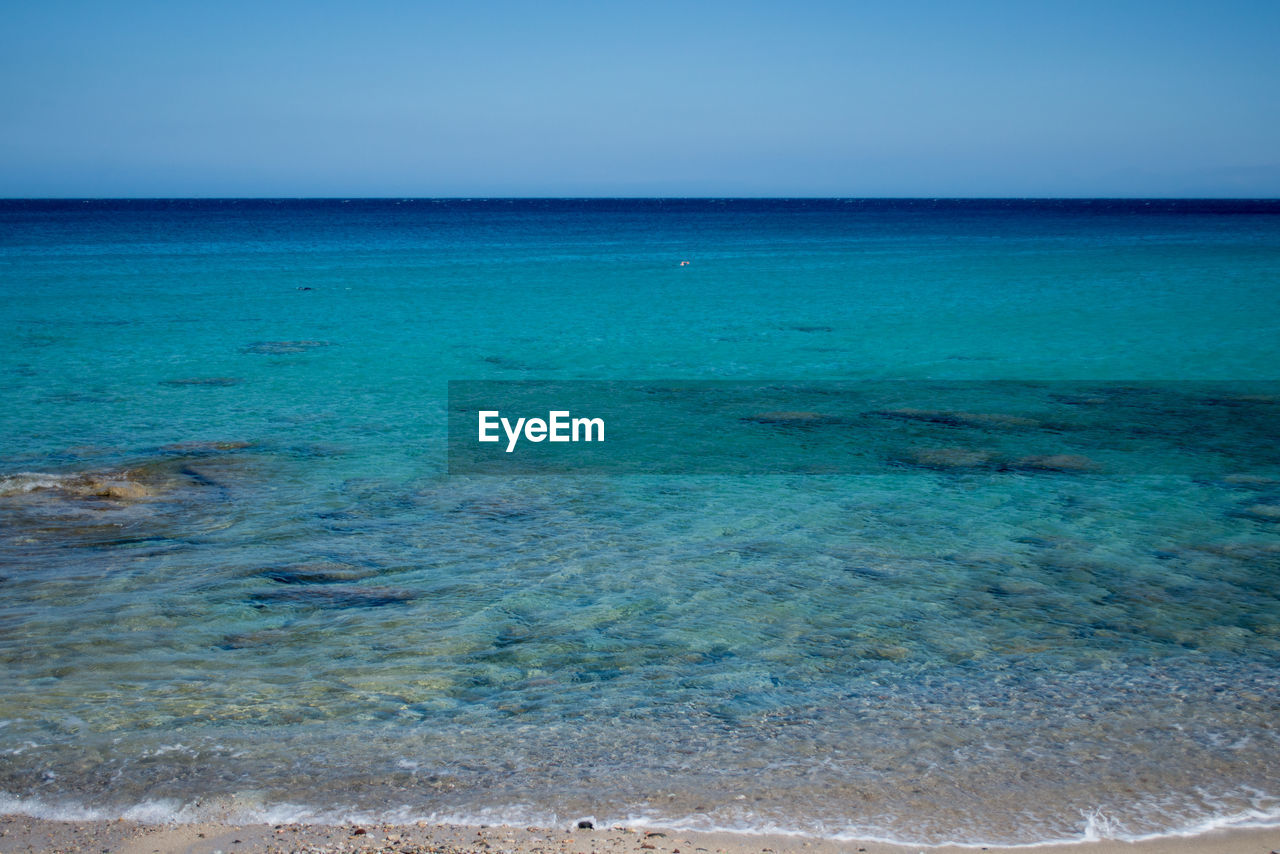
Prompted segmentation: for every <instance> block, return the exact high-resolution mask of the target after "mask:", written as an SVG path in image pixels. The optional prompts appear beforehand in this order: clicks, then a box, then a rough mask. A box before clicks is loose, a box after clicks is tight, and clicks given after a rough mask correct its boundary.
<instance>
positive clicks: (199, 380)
mask: <svg viewBox="0 0 1280 854" xmlns="http://www.w3.org/2000/svg"><path fill="white" fill-rule="evenodd" d="M242 382H244V380H242V379H241V378H240V377H184V378H182V379H177V380H161V381H160V385H205V386H229V385H239V384H240V383H242Z"/></svg>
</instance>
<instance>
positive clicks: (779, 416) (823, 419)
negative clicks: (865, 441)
mask: <svg viewBox="0 0 1280 854" xmlns="http://www.w3.org/2000/svg"><path fill="white" fill-rule="evenodd" d="M742 420H743V421H753V422H755V423H756V424H776V425H779V426H783V427H811V426H817V425H819V424H838V423H840V421H841V419H840V418H838V417H836V416H834V415H825V414H823V413H821V412H789V411H788V412H759V413H756V414H755V415H748V416H747V417H746V418H743V419H742Z"/></svg>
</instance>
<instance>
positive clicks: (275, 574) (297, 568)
mask: <svg viewBox="0 0 1280 854" xmlns="http://www.w3.org/2000/svg"><path fill="white" fill-rule="evenodd" d="M258 574H259V575H261V576H263V577H264V578H270V579H271V580H272V581H279V582H280V583H281V584H337V583H340V582H344V581H345V582H352V581H362V580H364V579H366V578H372V577H373V576H375V575H377V574H378V571H377V570H376V569H374V568H373V567H368V566H356V565H355V564H350V563H341V562H337V561H316V562H314V563H299V564H293V565H290V566H272V567H266V568H265V569H262V570H259V572H258Z"/></svg>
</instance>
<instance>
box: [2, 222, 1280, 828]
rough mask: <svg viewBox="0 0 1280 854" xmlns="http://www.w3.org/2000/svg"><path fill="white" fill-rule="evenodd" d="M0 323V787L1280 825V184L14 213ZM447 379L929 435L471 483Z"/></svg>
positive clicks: (683, 813) (47, 800) (723, 819)
mask: <svg viewBox="0 0 1280 854" xmlns="http://www.w3.org/2000/svg"><path fill="white" fill-rule="evenodd" d="M682 261H688V262H689V263H688V264H685V265H682V264H681V262H682ZM0 333H2V334H0V662H3V672H4V675H5V684H6V690H5V691H3V692H0V793H4V794H3V798H4V799H3V800H2V801H0V806H4V807H5V808H7V809H9V810H18V811H29V812H30V811H35V812H49V813H59V814H66V813H68V812H74V811H76V810H93V811H98V812H100V813H103V814H112V815H114V814H124V813H126V812H129V811H131V810H132V811H133V813H132V814H142V813H145V814H147V815H152V816H159V815H165V816H172V815H175V814H176V815H179V816H186V817H196V816H206V815H233V816H238V817H242V818H243V817H253V816H259V817H261V816H270V817H273V818H279V817H282V816H294V817H301V816H316V815H319V816H321V817H327V818H330V819H336V818H339V817H342V816H349V815H352V814H378V815H381V816H386V817H399V818H408V817H425V816H433V815H434V816H437V817H439V816H452V817H462V818H470V819H473V820H484V821H488V822H492V821H495V820H508V821H519V822H547V823H550V822H563V821H568V820H570V819H573V818H578V817H581V816H587V815H590V816H593V817H595V818H596V819H597V821H600V822H615V821H621V820H626V819H629V818H644V819H645V820H647V821H650V822H666V823H673V824H682V825H686V826H698V827H734V828H739V829H765V828H784V829H793V830H804V831H809V832H818V833H825V834H833V835H838V834H851V835H863V836H868V835H869V836H876V837H889V838H895V839H906V840H914V841H939V840H946V839H951V840H962V841H969V842H978V841H1006V842H1030V841H1037V840H1044V839H1051V838H1077V837H1080V836H1083V835H1087V834H1093V835H1098V834H1103V835H1115V836H1138V835H1143V834H1150V833H1161V832H1175V831H1181V830H1185V829H1188V828H1196V827H1202V826H1208V825H1211V824H1215V823H1229V822H1233V821H1234V822H1237V823H1239V822H1242V821H1260V822H1276V821H1280V780H1277V774H1276V770H1275V769H1276V768H1278V767H1280V761H1277V760H1278V759H1280V734H1278V732H1277V721H1278V720H1280V717H1278V716H1277V708H1278V706H1280V684H1278V679H1277V673H1278V672H1280V671H1277V664H1280V480H1277V478H1276V472H1274V471H1273V470H1272V469H1270V468H1268V467H1267V466H1266V465H1263V464H1262V463H1265V462H1266V461H1267V460H1269V459H1270V457H1269V456H1268V455H1267V452H1268V450H1269V448H1271V447H1273V445H1272V444H1271V443H1270V442H1269V436H1270V435H1274V433H1272V434H1269V433H1268V429H1269V428H1268V425H1274V424H1276V423H1280V421H1277V419H1275V417H1274V415H1273V413H1274V414H1280V399H1277V398H1276V396H1275V394H1274V383H1275V382H1276V381H1278V380H1280V202H1274V201H1226V202H1210V201H1169V200H1153V201H1116V200H1065V201H1063V200H1058V201H1054V200H1050V201H1020V200H1015V201H955V200H900V201H885V200H516V201H512V200H443V201H441V200H400V201H397V200H350V201H344V200H320V201H309V200H280V201H246V200H159V201H78V200H76V201H29V202H24V201H0ZM450 380H537V381H546V382H562V381H566V380H591V381H597V382H598V381H627V382H634V381H645V382H660V383H661V384H663V385H662V388H669V387H675V386H679V384H680V383H682V382H692V381H708V380H710V381H717V382H724V381H734V382H735V383H739V384H746V386H747V387H751V384H753V383H759V382H767V383H769V384H770V385H769V386H768V387H770V388H777V387H779V386H780V387H783V388H792V387H794V386H799V387H803V388H805V389H807V391H806V392H805V393H806V394H809V395H810V397H809V398H806V399H805V401H804V403H805V405H804V406H803V407H799V408H800V409H802V410H803V412H805V413H810V412H811V410H813V409H814V407H816V406H817V405H818V404H816V403H814V402H813V400H812V399H811V398H812V393H813V391H814V389H818V390H822V389H829V388H837V387H840V384H841V383H843V384H846V385H847V384H850V383H852V384H855V385H856V384H857V383H859V382H863V381H876V382H877V383H885V382H890V381H892V382H902V383H904V384H905V386H904V387H907V388H911V389H913V390H914V391H913V394H914V395H915V397H913V398H912V399H911V400H909V401H905V402H901V403H900V404H898V405H896V406H889V405H887V404H883V403H877V404H876V405H875V406H874V407H871V406H863V405H854V403H852V402H850V401H849V400H847V399H844V398H839V399H834V400H832V402H831V403H830V404H829V405H828V406H827V407H826V408H824V409H823V410H822V411H821V412H819V413H818V414H819V415H822V416H823V417H824V418H826V416H827V415H828V414H831V416H832V417H831V418H826V420H825V421H821V422H819V423H821V424H825V425H826V427H824V428H823V429H828V430H842V429H845V427H846V426H847V425H848V424H853V423H857V424H859V425H863V426H865V425H866V424H872V425H878V426H877V429H880V427H883V426H884V425H889V426H891V427H895V428H898V427H901V428H902V429H907V430H909V431H914V432H910V433H909V437H910V438H911V440H912V443H913V444H912V445H911V446H910V447H907V448H905V449H898V450H895V451H894V452H893V453H892V454H889V453H888V452H886V454H885V455H884V460H887V461H888V462H889V463H890V465H889V466H888V468H886V469H885V470H883V471H881V470H879V469H875V470H874V471H875V472H876V473H874V474H861V475H801V474H793V475H785V474H783V475H773V476H768V477H754V476H731V475H723V474H721V475H717V474H715V473H714V472H715V471H716V469H714V468H710V469H701V470H699V473H698V474H679V473H676V474H672V473H667V474H660V475H657V474H655V475H627V476H617V477H611V476H602V475H598V476H582V477H538V476H522V475H512V476H507V477H504V476H494V475H484V476H458V475H454V476H450V475H448V474H447V467H446V463H447V455H446V431H447V417H446V416H447V412H446V409H447V397H446V395H447V387H448V386H447V384H448V382H449V381H450ZM959 381H964V382H966V383H975V384H976V386H975V387H981V388H990V387H992V386H991V385H990V384H989V381H1006V382H1008V381H1018V382H1031V383H1041V384H1047V385H1046V386H1044V387H1045V388H1048V389H1049V395H1050V396H1049V397H1048V398H1046V399H1045V400H1046V401H1048V402H1046V403H1044V405H1043V406H1042V407H1041V408H1040V409H1037V408H1036V407H1037V406H1040V404H1039V403H1035V405H1032V406H1031V415H1032V416H1034V417H1030V418H1029V417H1028V416H1027V411H1025V410H1023V409H1017V410H1016V411H1015V410H1014V409H1010V408H1009V407H1011V406H1013V404H1011V403H1007V402H1005V401H1003V400H1002V399H999V398H994V397H992V396H990V395H979V396H978V397H977V398H976V399H973V400H970V401H968V402H956V401H955V400H952V399H950V398H948V399H946V400H942V398H941V397H940V398H936V399H933V398H930V394H932V393H933V392H932V391H929V392H928V393H927V394H924V397H923V398H922V397H921V392H920V390H922V389H924V390H931V389H955V388H958V387H966V388H967V386H963V383H961V384H960V385H957V383H958V382H959ZM979 381H984V382H987V384H986V385H984V384H983V383H981V382H979ZM1206 383H1222V384H1224V385H1222V386H1220V387H1215V388H1216V389H1217V390H1216V391H1212V392H1210V391H1205V389H1206V388H1208V386H1206V385H1205V384H1206ZM1197 384H1199V385H1197ZM735 387H737V388H740V387H741V385H739V386H735ZM1188 389H1191V390H1192V391H1188ZM1223 389H1225V391H1224V390H1223ZM943 397H945V396H943ZM931 399H932V400H933V401H934V402H932V403H930V402H929V400H931ZM921 400H924V401H925V402H924V403H921V402H920V401H921ZM740 403H741V401H736V402H735V405H738V404H740ZM761 403H762V405H761V406H760V407H759V409H761V410H768V411H769V412H773V411H774V410H779V409H782V410H785V411H791V410H792V409H795V408H797V407H792V406H790V405H789V401H784V403H788V405H785V406H784V405H782V404H778V405H774V404H775V403H777V401H775V400H773V399H772V398H770V399H769V400H767V401H762V402H761ZM765 403H768V404H769V405H767V406H766V405H764V404H765ZM1024 403H1025V401H1024ZM749 404H750V401H748V402H747V404H742V405H744V406H747V408H746V409H744V410H743V412H744V413H746V414H747V419H746V420H747V423H748V425H749V426H751V427H752V429H753V430H756V428H759V429H758V430H756V432H754V433H752V434H751V437H752V438H751V441H752V442H756V443H759V442H764V443H766V445H767V444H768V443H769V442H770V441H771V440H770V438H769V437H770V436H771V435H773V434H770V433H768V432H767V431H768V430H777V431H779V432H778V433H777V435H779V436H785V437H789V439H790V440H796V439H797V437H798V439H799V442H800V444H799V445H797V446H796V447H798V448H799V450H795V449H794V448H793V450H792V451H791V453H792V454H793V455H796V454H799V455H801V456H803V454H805V453H808V452H809V451H808V449H810V448H815V449H820V448H822V447H830V445H829V444H828V445H823V444H822V443H823V442H827V443H830V442H832V441H839V436H840V434H835V436H836V438H835V439H833V438H832V435H833V434H831V433H829V432H828V433H819V432H815V431H814V430H813V429H812V428H813V425H811V424H808V423H796V419H797V416H795V415H794V413H793V414H792V417H791V418H790V420H788V419H787V418H782V419H779V418H776V417H772V416H770V417H764V418H761V417H759V415H760V413H757V412H755V411H754V410H753V409H752V408H751V406H750V405H749ZM926 407H929V408H926ZM979 407H982V408H979ZM765 414H767V413H765ZM837 415H838V416H839V417H838V418H837V417H836V416H837ZM1077 416H1078V417H1077ZM1121 416H1122V417H1121ZM803 417H804V418H808V417H809V416H808V415H805V416H803ZM1019 419H1020V420H1019ZM1080 419H1085V420H1088V422H1089V425H1090V426H1089V427H1088V431H1087V437H1086V438H1087V441H1084V439H1082V436H1083V435H1084V434H1083V433H1082V432H1081V431H1080V430H1079V429H1076V428H1075V427H1072V425H1074V424H1076V422H1077V421H1078V420H1080ZM1090 419H1091V420H1090ZM801 420H803V419H801ZM904 425H905V426H904ZM1064 425H1066V426H1064ZM1068 428H1071V429H1068ZM1072 430H1075V432H1072ZM761 431H766V432H761ZM788 431H790V432H788ZM744 435H745V434H744ZM859 435H860V436H862V435H864V434H859ZM877 435H879V434H877ZM1112 437H1114V443H1112V441H1111V439H1112ZM745 447H746V446H744V449H745ZM751 447H752V448H753V450H752V451H751V452H750V453H752V454H758V453H760V451H759V445H752V446H751ZM870 447H874V445H872V446H870ZM993 449H995V450H993ZM1082 449H1083V450H1082ZM1135 449H1136V454H1137V456H1136V457H1135V456H1133V453H1135ZM732 450H733V449H732V447H731V448H730V451H732ZM1120 450H1124V451H1126V452H1127V453H1129V454H1130V455H1129V456H1128V457H1126V458H1125V462H1124V463H1123V465H1121V466H1120V467H1119V468H1115V469H1112V470H1106V469H1105V468H1103V469H1102V470H1098V469H1091V468H1090V465H1089V464H1092V463H1097V464H1098V465H1099V466H1105V465H1107V464H1109V460H1110V459H1111V457H1109V456H1108V454H1109V453H1112V452H1116V453H1118V452H1119V451H1120ZM743 453H747V451H746V450H744V451H743ZM814 453H817V451H816V450H815V451H814ZM1144 454H1145V455H1146V456H1143V455H1144ZM984 455H986V456H984ZM1090 455H1091V456H1090ZM1068 457H1070V458H1071V459H1070V460H1067V458H1068ZM1084 457H1088V458H1087V459H1084ZM1082 459H1083V461H1082ZM884 460H882V461H884ZM1171 460H1172V461H1173V462H1170V461H1171ZM1260 461H1262V462H1261V463H1260ZM997 463H998V464H997ZM789 470H793V471H794V470H800V469H799V468H795V467H793V468H792V469H789ZM709 472H710V473H709ZM140 811H141V812H140Z"/></svg>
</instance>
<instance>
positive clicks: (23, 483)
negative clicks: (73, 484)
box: [0, 471, 73, 495]
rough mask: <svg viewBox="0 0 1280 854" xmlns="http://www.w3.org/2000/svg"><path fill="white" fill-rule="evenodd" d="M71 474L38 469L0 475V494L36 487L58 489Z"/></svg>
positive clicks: (11, 493) (32, 490)
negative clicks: (51, 472)
mask: <svg viewBox="0 0 1280 854" xmlns="http://www.w3.org/2000/svg"><path fill="white" fill-rule="evenodd" d="M72 477H73V475H66V474H50V473H48V472H38V471H20V472H16V473H14V474H9V475H5V476H4V477H0V495H22V494H23V493H27V492H35V491H36V490H37V489H58V488H60V487H62V486H64V485H65V484H66V483H67V481H68V480H70V479H71V478H72Z"/></svg>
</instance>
